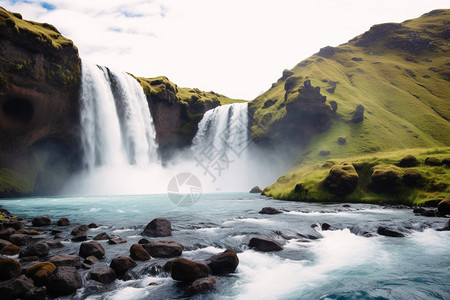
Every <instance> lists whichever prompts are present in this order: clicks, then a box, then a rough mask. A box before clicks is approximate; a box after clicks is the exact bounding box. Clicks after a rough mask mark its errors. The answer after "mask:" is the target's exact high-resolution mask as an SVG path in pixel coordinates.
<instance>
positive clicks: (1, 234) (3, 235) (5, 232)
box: [0, 227, 16, 240]
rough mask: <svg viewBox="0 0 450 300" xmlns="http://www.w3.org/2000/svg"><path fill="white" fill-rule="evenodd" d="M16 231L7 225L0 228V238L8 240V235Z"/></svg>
mask: <svg viewBox="0 0 450 300" xmlns="http://www.w3.org/2000/svg"><path fill="white" fill-rule="evenodd" d="M15 233H16V230H15V229H14V228H11V227H7V228H5V229H3V230H0V239H2V240H10V239H9V237H10V236H11V235H13V234H15Z"/></svg>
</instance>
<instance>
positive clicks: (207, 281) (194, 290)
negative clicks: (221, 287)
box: [189, 277, 217, 295]
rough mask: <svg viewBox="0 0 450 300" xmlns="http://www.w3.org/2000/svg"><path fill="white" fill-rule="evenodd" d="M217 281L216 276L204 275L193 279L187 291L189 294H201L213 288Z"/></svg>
mask: <svg viewBox="0 0 450 300" xmlns="http://www.w3.org/2000/svg"><path fill="white" fill-rule="evenodd" d="M216 283H217V279H216V277H205V278H200V279H197V280H195V281H194V282H193V283H192V284H191V285H189V292H190V293H191V294H194V295H196V294H203V293H206V292H207V291H209V290H211V289H212V288H214V286H215V285H216Z"/></svg>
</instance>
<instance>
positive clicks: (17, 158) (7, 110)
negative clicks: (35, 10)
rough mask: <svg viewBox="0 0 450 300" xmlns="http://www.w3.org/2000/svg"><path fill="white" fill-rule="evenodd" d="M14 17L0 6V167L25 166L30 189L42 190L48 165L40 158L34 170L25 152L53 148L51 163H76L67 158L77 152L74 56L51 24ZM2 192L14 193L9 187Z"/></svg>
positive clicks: (77, 60)
mask: <svg viewBox="0 0 450 300" xmlns="http://www.w3.org/2000/svg"><path fill="white" fill-rule="evenodd" d="M19 17H20V15H18V14H15V15H13V14H12V13H9V12H7V11H5V10H4V9H2V8H0V140H1V141H2V143H0V167H5V168H10V169H13V170H16V171H19V172H20V171H23V170H27V172H28V173H27V174H32V177H33V178H31V179H32V180H33V181H34V180H36V179H37V181H36V183H37V185H36V186H35V189H34V192H36V191H39V190H41V191H42V192H44V191H45V190H48V189H52V188H53V184H54V182H49V181H48V180H47V178H46V176H45V172H46V171H48V170H47V168H50V169H51V168H52V166H51V164H50V162H48V161H42V160H41V163H43V166H42V167H41V168H36V166H34V165H33V162H34V161H33V160H34V159H35V158H33V156H32V155H30V154H31V153H35V154H37V155H38V156H39V157H40V158H43V157H44V156H43V155H44V153H43V152H46V153H48V151H50V152H52V151H57V152H59V153H58V155H56V154H55V153H54V154H55V155H53V157H52V163H53V166H55V163H56V162H57V161H59V160H61V162H62V163H63V165H65V166H66V167H67V168H72V167H73V164H74V163H75V162H76V160H74V161H72V162H70V160H71V159H73V158H74V157H75V156H76V152H77V150H76V149H77V145H76V141H77V138H76V137H77V132H76V128H77V124H78V88H79V83H80V58H79V57H78V50H77V48H76V47H75V46H74V45H73V43H72V41H70V40H68V39H65V38H64V37H62V36H61V34H60V33H59V32H58V31H57V30H56V28H54V27H53V26H52V25H49V24H40V23H36V22H28V21H25V20H22V19H21V18H19ZM31 27H32V28H33V31H34V32H32V31H31V30H30V29H29V28H31ZM36 32H39V34H38V33H36ZM44 146H45V147H44ZM53 146H54V147H53ZM52 147H53V149H50V148H52ZM44 148H45V149H44ZM53 170H56V169H53ZM55 179H56V180H62V179H63V178H61V177H59V176H55ZM30 192H33V191H30ZM4 193H5V194H6V195H7V194H8V193H13V194H14V187H11V189H10V190H9V192H8V191H7V190H6V191H4ZM17 193H19V194H18V195H20V191H16V194H17ZM22 193H23V191H22ZM0 196H1V194H0Z"/></svg>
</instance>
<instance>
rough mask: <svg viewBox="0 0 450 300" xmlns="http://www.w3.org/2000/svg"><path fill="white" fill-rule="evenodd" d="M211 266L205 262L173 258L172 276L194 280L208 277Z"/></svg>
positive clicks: (185, 280)
mask: <svg viewBox="0 0 450 300" xmlns="http://www.w3.org/2000/svg"><path fill="white" fill-rule="evenodd" d="M208 275H209V267H208V266H207V265H205V264H203V263H199V262H195V261H192V260H189V259H185V258H175V259H173V260H171V276H172V278H173V279H174V280H178V281H183V282H193V281H195V280H196V279H199V278H203V277H208Z"/></svg>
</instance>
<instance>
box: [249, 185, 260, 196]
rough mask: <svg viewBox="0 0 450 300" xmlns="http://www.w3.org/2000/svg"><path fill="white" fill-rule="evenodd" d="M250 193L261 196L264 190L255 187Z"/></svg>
mask: <svg viewBox="0 0 450 300" xmlns="http://www.w3.org/2000/svg"><path fill="white" fill-rule="evenodd" d="M250 193H252V194H261V193H262V190H261V189H260V188H259V186H257V185H255V186H254V187H252V189H251V190H250Z"/></svg>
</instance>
